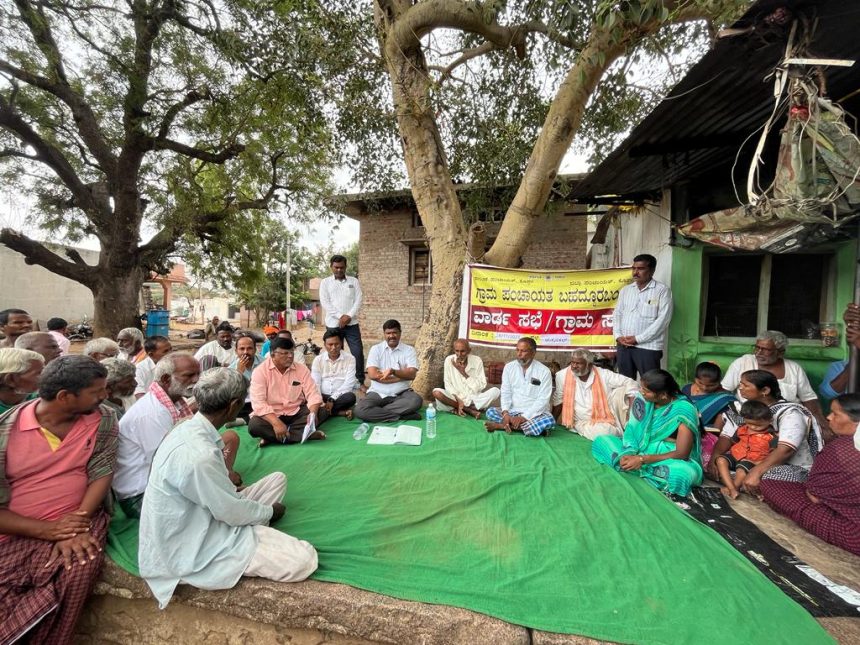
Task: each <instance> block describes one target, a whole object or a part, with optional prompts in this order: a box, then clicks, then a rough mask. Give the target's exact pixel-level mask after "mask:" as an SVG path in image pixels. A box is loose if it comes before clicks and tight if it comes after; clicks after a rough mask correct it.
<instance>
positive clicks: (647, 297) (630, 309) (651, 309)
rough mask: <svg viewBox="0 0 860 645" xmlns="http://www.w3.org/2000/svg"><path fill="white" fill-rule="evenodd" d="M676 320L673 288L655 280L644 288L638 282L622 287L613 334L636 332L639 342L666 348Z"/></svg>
mask: <svg viewBox="0 0 860 645" xmlns="http://www.w3.org/2000/svg"><path fill="white" fill-rule="evenodd" d="M671 320H672V291H671V290H670V289H669V287H667V286H666V285H665V284H663V283H662V282H657V281H656V280H653V279H652V280H651V282H649V283H648V284H647V285H645V288H644V289H639V287H638V286H637V285H636V283H635V282H634V283H632V284H628V285H627V286H626V287H624V288H623V289H621V293H620V294H619V296H618V304H616V305H615V313H614V316H613V335H614V336H615V338H616V339H617V338H619V337H620V336H635V337H636V346H637V347H640V348H642V349H652V350H657V351H662V350H663V346H664V341H665V335H666V330H667V329H668V328H669V322H670V321H671Z"/></svg>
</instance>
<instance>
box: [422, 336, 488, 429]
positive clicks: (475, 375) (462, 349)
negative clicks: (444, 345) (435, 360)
mask: <svg viewBox="0 0 860 645" xmlns="http://www.w3.org/2000/svg"><path fill="white" fill-rule="evenodd" d="M443 378H444V382H445V387H444V389H443V388H440V387H437V388H435V389H434V390H433V398H434V399H436V401H438V407H439V409H440V410H445V411H449V412H453V413H454V414H456V415H458V416H461V417H462V416H465V415H467V414H468V415H469V416H473V417H475V418H476V419H477V418H478V417H480V416H481V410H486V409H487V408H488V407H490V405H491V404H492V403H493V401H495V400H496V399H497V398H499V394H500V393H501V392H500V390H499V388H497V387H491V388H489V389H487V376H486V375H485V374H484V362H483V361H482V360H481V357H480V356H475V355H474V354H472V347H471V346H470V345H469V341H468V340H466V339H465V338H458V339H457V340H455V341H454V353H453V354H452V355H451V356H449V357H448V358H446V359H445V363H444V375H443Z"/></svg>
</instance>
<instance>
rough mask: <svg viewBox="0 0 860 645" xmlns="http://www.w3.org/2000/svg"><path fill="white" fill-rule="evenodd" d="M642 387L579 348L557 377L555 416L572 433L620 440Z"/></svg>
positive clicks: (553, 401) (592, 437)
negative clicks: (604, 366)
mask: <svg viewBox="0 0 860 645" xmlns="http://www.w3.org/2000/svg"><path fill="white" fill-rule="evenodd" d="M638 391H639V385H638V384H637V383H636V381H634V380H633V379H630V378H627V377H626V376H624V375H623V374H616V373H615V372H611V371H610V370H605V369H603V368H602V367H597V366H596V365H595V364H594V354H593V353H591V352H590V351H589V350H587V349H575V350H573V352H571V355H570V365H569V366H567V367H565V368H564V369H563V370H559V372H558V373H557V374H556V375H555V393H554V394H553V398H552V405H553V410H552V411H553V414H554V415H555V416H556V418H557V419H558V421H559V423H560V424H561V425H563V426H564V427H566V428H567V429H568V430H570V431H571V432H576V433H577V434H580V435H582V436H583V437H585V438H586V439H590V440H592V441H593V440H594V438H595V437H597V436H599V435H602V434H611V435H615V436H616V437H620V436H621V435H622V434H623V433H624V425H625V424H626V423H627V417H628V414H629V411H630V400H631V399H632V398H633V397H635V396H636V393H637V392H638Z"/></svg>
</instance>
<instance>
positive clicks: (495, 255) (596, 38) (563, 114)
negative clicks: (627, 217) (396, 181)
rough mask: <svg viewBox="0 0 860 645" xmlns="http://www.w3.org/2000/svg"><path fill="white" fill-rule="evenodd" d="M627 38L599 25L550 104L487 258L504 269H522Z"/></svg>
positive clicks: (489, 262)
mask: <svg viewBox="0 0 860 645" xmlns="http://www.w3.org/2000/svg"><path fill="white" fill-rule="evenodd" d="M627 45H628V39H627V38H621V37H619V38H617V41H613V39H612V38H611V33H610V32H609V31H604V30H600V29H595V31H594V32H592V35H591V37H590V38H589V41H588V44H587V45H586V47H585V48H584V49H583V51H582V52H581V53H580V54H579V55H577V57H576V63H574V65H573V67H571V68H570V71H568V73H567V76H565V79H564V81H563V82H562V84H561V87H560V88H559V90H558V93H557V94H556V96H555V98H554V99H553V101H552V104H551V105H550V108H549V112H548V113H547V115H546V120H545V121H544V124H543V127H542V128H541V131H540V135H538V138H537V141H536V142H535V146H534V149H533V150H532V154H531V156H530V157H529V161H528V164H527V165H526V170H525V173H524V175H523V178H522V181H521V182H520V186H519V189H518V190H517V194H516V196H514V200H513V201H512V202H511V205H510V207H509V208H508V210H507V212H506V213H505V219H504V220H503V222H502V226H501V228H500V229H499V234H498V236H497V237H496V241H495V242H494V243H493V246H492V247H491V248H490V250H489V251H487V254H486V256H485V257H484V260H485V261H486V262H487V264H493V265H495V266H501V267H517V266H519V265H520V263H521V257H522V254H523V253H524V252H525V250H526V248H527V247H528V245H529V243H530V242H531V241H532V238H531V233H532V231H533V230H534V226H535V223H536V221H537V218H538V217H540V216H541V215H542V214H543V210H544V207H545V206H546V202H547V199H548V198H549V192H550V190H551V189H552V185H553V182H554V181H555V178H556V176H557V175H558V169H559V167H560V166H561V161H562V159H563V158H564V155H565V154H566V153H567V151H568V149H569V148H570V144H571V143H572V142H573V137H574V135H576V132H577V130H578V129H579V125H580V123H581V122H582V115H583V112H584V111H585V106H586V105H587V104H588V99H589V98H590V97H591V95H592V93H593V92H594V89H595V88H596V87H597V83H598V82H599V81H600V79H601V77H602V76H603V73H604V72H605V71H606V69H607V68H608V67H609V66H610V65H611V64H612V62H613V61H615V59H616V58H618V57H619V56H620V55H621V54H623V53H624V51H625V50H626V48H627Z"/></svg>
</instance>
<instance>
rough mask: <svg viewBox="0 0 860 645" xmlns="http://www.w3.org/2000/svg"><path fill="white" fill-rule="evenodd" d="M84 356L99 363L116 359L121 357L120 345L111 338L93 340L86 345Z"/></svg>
mask: <svg viewBox="0 0 860 645" xmlns="http://www.w3.org/2000/svg"><path fill="white" fill-rule="evenodd" d="M84 356H89V357H90V358H92V359H93V360H94V361H99V362H101V361H103V360H104V359H106V358H115V357H117V356H119V345H117V344H116V342H114V341H113V340H111V339H110V338H105V337H101V338H93V339H92V340H91V341H88V342H87V344H86V345H84Z"/></svg>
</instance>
